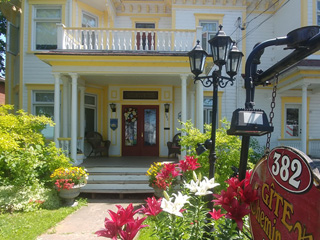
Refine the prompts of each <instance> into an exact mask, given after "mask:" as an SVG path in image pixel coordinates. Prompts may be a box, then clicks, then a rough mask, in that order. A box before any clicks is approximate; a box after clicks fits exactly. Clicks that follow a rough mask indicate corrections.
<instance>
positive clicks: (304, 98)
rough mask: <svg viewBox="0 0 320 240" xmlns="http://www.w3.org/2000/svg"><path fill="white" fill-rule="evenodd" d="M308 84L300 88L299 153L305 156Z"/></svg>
mask: <svg viewBox="0 0 320 240" xmlns="http://www.w3.org/2000/svg"><path fill="white" fill-rule="evenodd" d="M308 86H309V84H304V85H303V86H302V109H301V111H302V113H301V114H302V116H301V151H302V152H304V153H305V154H307V109H308V98H307V95H308V93H307V90H308Z"/></svg>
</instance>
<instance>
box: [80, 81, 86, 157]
mask: <svg viewBox="0 0 320 240" xmlns="http://www.w3.org/2000/svg"><path fill="white" fill-rule="evenodd" d="M79 89H80V114H79V115H80V119H79V120H80V125H79V127H80V138H81V140H80V142H81V144H80V148H81V150H82V152H83V150H84V118H85V116H84V110H85V109H84V90H85V87H80V88H79Z"/></svg>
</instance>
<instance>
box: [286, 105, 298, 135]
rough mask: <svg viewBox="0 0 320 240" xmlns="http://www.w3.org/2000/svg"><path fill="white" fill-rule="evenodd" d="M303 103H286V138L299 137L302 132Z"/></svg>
mask: <svg viewBox="0 0 320 240" xmlns="http://www.w3.org/2000/svg"><path fill="white" fill-rule="evenodd" d="M300 124H301V104H286V105H285V138H299V137H300V134H301V127H300Z"/></svg>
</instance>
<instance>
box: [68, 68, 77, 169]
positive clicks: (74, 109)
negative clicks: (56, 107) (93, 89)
mask: <svg viewBox="0 0 320 240" xmlns="http://www.w3.org/2000/svg"><path fill="white" fill-rule="evenodd" d="M69 75H70V76H71V78H72V83H71V84H72V89H71V158H72V159H73V160H74V162H75V163H76V164H77V126H78V111H77V110H78V104H77V103H78V91H77V88H78V74H76V73H69Z"/></svg>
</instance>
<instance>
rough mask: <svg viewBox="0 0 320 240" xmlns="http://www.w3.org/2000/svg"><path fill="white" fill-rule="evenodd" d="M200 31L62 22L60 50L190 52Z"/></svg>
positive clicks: (59, 27)
mask: <svg viewBox="0 0 320 240" xmlns="http://www.w3.org/2000/svg"><path fill="white" fill-rule="evenodd" d="M197 32H199V31H196V30H195V29H194V30H186V29H183V30H181V29H179V30H177V29H176V30H172V29H129V28H108V29H106V28H76V27H65V26H64V25H62V24H60V25H58V46H57V47H58V50H92V51H103V50H112V51H113V50H119V51H164V52H176V51H185V52H188V51H190V50H191V49H192V48H193V47H194V45H195V42H196V36H197V35H198V34H197ZM200 34H201V33H200ZM200 36H201V35H200Z"/></svg>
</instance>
